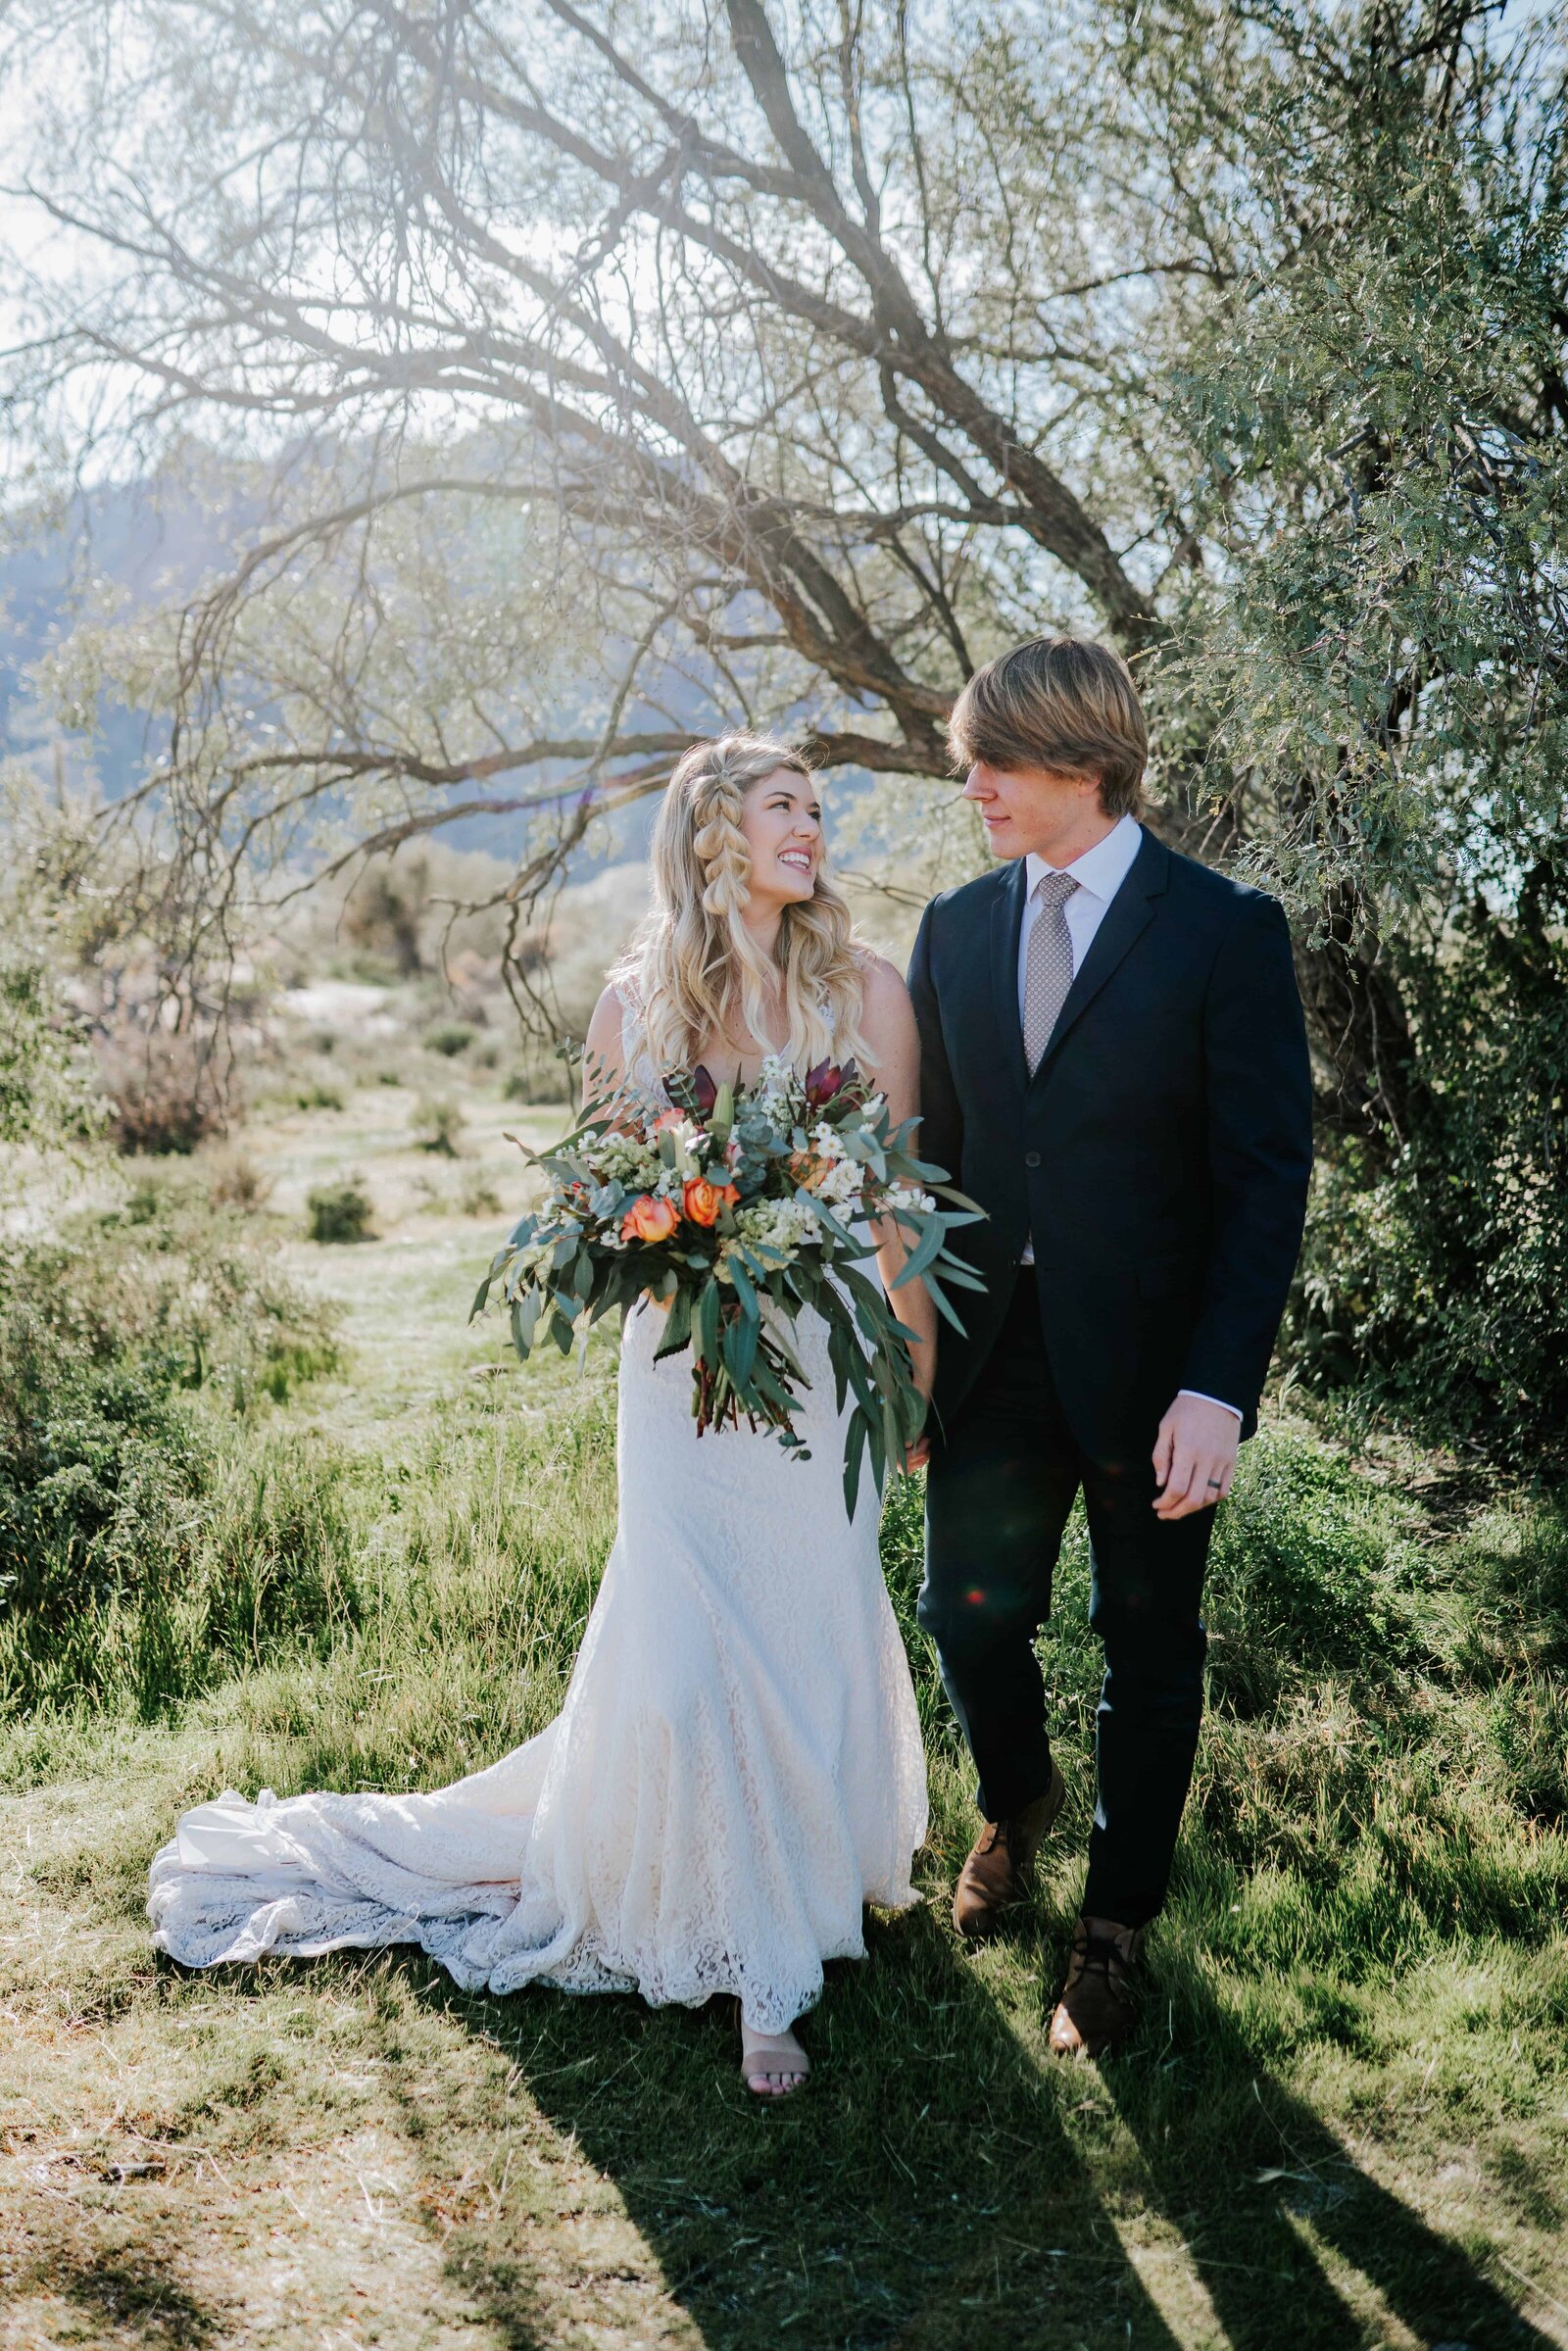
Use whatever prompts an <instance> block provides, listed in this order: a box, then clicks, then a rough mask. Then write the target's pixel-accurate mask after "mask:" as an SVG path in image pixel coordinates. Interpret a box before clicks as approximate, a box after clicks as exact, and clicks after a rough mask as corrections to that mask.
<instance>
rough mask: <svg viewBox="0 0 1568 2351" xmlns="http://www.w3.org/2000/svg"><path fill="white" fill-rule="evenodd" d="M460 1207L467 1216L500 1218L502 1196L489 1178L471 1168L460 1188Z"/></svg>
mask: <svg viewBox="0 0 1568 2351" xmlns="http://www.w3.org/2000/svg"><path fill="white" fill-rule="evenodd" d="M458 1206H459V1207H460V1209H461V1210H462V1211H463V1214H464V1215H465V1216H499V1215H500V1213H501V1195H500V1193H499V1192H498V1191H497V1190H496V1188H495V1186H494V1184H492V1183H491V1181H490V1179H489V1178H488V1176H484V1175H481V1174H480V1172H479V1170H478V1169H477V1168H470V1169H469V1171H468V1173H467V1174H466V1176H465V1177H464V1179H463V1182H462V1183H461V1184H460V1185H459V1186H458Z"/></svg>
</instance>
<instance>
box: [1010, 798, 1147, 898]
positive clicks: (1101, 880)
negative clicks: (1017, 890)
mask: <svg viewBox="0 0 1568 2351" xmlns="http://www.w3.org/2000/svg"><path fill="white" fill-rule="evenodd" d="M1143 845H1144V828H1143V826H1142V825H1141V824H1140V823H1139V821H1138V819H1137V817H1136V816H1123V817H1121V818H1120V819H1119V820H1118V821H1117V822H1116V823H1115V824H1113V825H1112V826H1111V828H1110V830H1109V832H1108V833H1107V834H1106V835H1105V837H1104V839H1103V841H1097V842H1096V843H1095V846H1094V848H1093V849H1086V850H1085V851H1084V854H1083V856H1082V857H1074V859H1073V861H1072V863H1071V864H1070V865H1062V866H1056V865H1048V864H1047V863H1046V860H1045V858H1044V857H1040V856H1038V855H1037V854H1036V852H1035V851H1034V850H1031V851H1030V852H1029V855H1028V857H1026V858H1025V860H1024V862H1025V864H1026V866H1027V867H1028V872H1027V875H1026V877H1025V889H1026V891H1034V890H1035V889H1037V888H1038V887H1039V885H1040V882H1041V880H1042V878H1043V876H1044V875H1046V874H1048V873H1057V872H1060V873H1070V874H1071V875H1072V878H1073V880H1074V881H1075V882H1076V883H1077V884H1078V887H1079V889H1080V890H1087V891H1088V892H1089V895H1090V897H1091V898H1102V899H1105V900H1107V901H1108V900H1110V899H1112V898H1114V897H1115V895H1116V893H1117V891H1118V890H1119V889H1120V888H1121V886H1122V883H1123V882H1124V881H1125V880H1126V879H1127V876H1128V874H1129V873H1130V872H1131V871H1132V864H1133V859H1134V858H1135V857H1137V855H1138V852H1139V851H1140V849H1142V847H1143Z"/></svg>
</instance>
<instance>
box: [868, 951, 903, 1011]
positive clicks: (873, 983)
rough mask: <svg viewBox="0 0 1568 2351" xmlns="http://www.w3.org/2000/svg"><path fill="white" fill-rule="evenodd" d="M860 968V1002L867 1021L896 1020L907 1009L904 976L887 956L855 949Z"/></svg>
mask: <svg viewBox="0 0 1568 2351" xmlns="http://www.w3.org/2000/svg"><path fill="white" fill-rule="evenodd" d="M856 953H857V959H858V962H859V966H860V998H861V1003H862V1004H863V1005H864V1008H865V1012H866V1014H867V1016H868V1017H869V1018H870V1019H873V1020H874V1019H875V1018H876V1017H877V1015H878V1014H879V1013H880V1014H882V1015H883V1016H884V1017H886V1018H889V1019H894V1020H896V1019H898V1017H899V1016H900V1014H901V1013H902V1012H903V1011H904V1010H906V1009H907V1005H908V1002H909V991H908V989H907V987H906V986H905V984H904V974H903V972H902V971H901V970H900V969H899V967H898V965H897V964H896V963H890V962H889V961H888V958H887V956H886V955H878V954H877V952H876V949H875V948H874V947H861V948H858V949H857V951H856Z"/></svg>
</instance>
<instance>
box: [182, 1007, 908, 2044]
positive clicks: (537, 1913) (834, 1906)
mask: <svg viewBox="0 0 1568 2351" xmlns="http://www.w3.org/2000/svg"><path fill="white" fill-rule="evenodd" d="M622 1003H623V1006H625V1004H626V1000H625V999H624V997H623V999H622ZM626 1009H627V1010H628V1011H629V1012H630V1013H631V1014H632V1017H633V1018H634V1020H635V1023H636V1034H635V1035H633V1036H631V1037H630V1039H629V1047H630V1050H629V1051H628V1056H627V1067H628V1071H630V1070H631V1069H632V1067H633V1065H634V1062H635V1061H636V1060H638V1059H639V1058H640V1059H642V1060H643V1061H644V1062H645V1063H646V1058H647V1056H646V1050H645V1044H644V1041H643V1039H642V1036H641V1003H640V999H639V1000H638V1001H637V1003H636V1004H635V1005H634V1006H630V1007H626ZM639 1082H641V1081H640V1080H639ZM654 1084H655V1087H656V1088H657V1087H658V1084H659V1081H658V1078H657V1074H656V1075H655V1077H654ZM661 1327H662V1318H661V1317H660V1315H659V1314H658V1312H657V1311H656V1310H655V1309H654V1308H653V1307H651V1306H648V1305H646V1304H644V1305H642V1306H639V1307H638V1308H635V1309H634V1310H633V1311H632V1313H631V1314H630V1315H628V1317H627V1320H626V1328H625V1333H624V1336H623V1338H622V1342H621V1357H620V1381H619V1395H618V1400H617V1411H616V1435H617V1467H618V1480H619V1498H620V1523H619V1527H618V1530H617V1533H616V1536H615V1541H614V1544H613V1549H612V1551H611V1554H610V1558H609V1561H608V1563H607V1565H606V1568H605V1575H604V1581H603V1583H602V1585H601V1587H600V1591H599V1595H598V1597H597V1599H596V1600H595V1603H594V1606H593V1609H592V1612H591V1614H590V1616H589V1620H588V1624H587V1627H586V1630H585V1632H584V1635H583V1641H582V1647H581V1649H580V1650H579V1652H578V1656H577V1661H576V1664H575V1666H574V1668H573V1671H572V1676H571V1682H570V1686H569V1688H568V1690H567V1692H566V1698H565V1702H564V1706H563V1708H562V1711H561V1713H560V1715H558V1717H557V1718H556V1720H555V1722H553V1723H552V1724H551V1725H550V1726H549V1727H548V1729H546V1730H545V1731H542V1732H541V1733H540V1734H539V1736H538V1737H537V1738H536V1739H529V1740H528V1741H527V1743H526V1744H525V1745H523V1746H520V1747H517V1748H515V1749H514V1750H513V1752H512V1753H511V1754H510V1755H506V1756H504V1757H503V1758H502V1759H501V1760H500V1761H499V1762H498V1763H495V1764H492V1765H491V1766H490V1768H489V1769H488V1770H487V1771H483V1772H476V1773H474V1774H472V1775H471V1776H470V1777H469V1778H467V1779H466V1780H460V1781H458V1782H456V1783H455V1784H454V1785H453V1786H452V1787H450V1788H440V1789H437V1790H436V1791H435V1792H433V1793H431V1794H405V1795H399V1794H356V1795H343V1794H332V1793H317V1794H309V1795H297V1796H290V1797H284V1798H278V1797H276V1796H274V1795H273V1794H272V1792H271V1790H270V1789H267V1788H264V1789H263V1790H262V1792H261V1794H260V1796H259V1797H258V1799H257V1800H256V1802H255V1803H254V1804H253V1803H249V1802H247V1801H246V1800H245V1798H244V1797H242V1796H240V1795H238V1794H237V1793H235V1792H234V1791H232V1790H229V1791H227V1792H225V1793H224V1794H223V1795H221V1796H220V1797H219V1798H218V1799H217V1800H216V1801H214V1802H212V1803H208V1804H201V1805H198V1806H197V1807H196V1808H195V1809H194V1810H193V1811H191V1812H187V1813H186V1814H184V1815H183V1817H182V1818H181V1820H180V1822H179V1824H178V1828H177V1832H176V1835H175V1837H174V1838H173V1840H172V1842H171V1843H170V1844H168V1845H166V1846H165V1847H164V1849H163V1850H162V1852H160V1853H159V1854H158V1856H157V1858H156V1859H155V1861H154V1862H153V1865H152V1873H151V1886H150V1892H149V1901H148V1910H149V1914H150V1916H151V1918H152V1920H153V1925H154V1937H153V1939H154V1941H155V1942H156V1943H158V1944H160V1945H161V1946H162V1947H163V1948H164V1949H165V1950H167V1951H169V1952H170V1953H171V1954H172V1957H174V1958H175V1959H177V1960H180V1961H181V1962H183V1963H184V1964H185V1965H186V1966H189V1967H211V1966H214V1965H216V1964H218V1963H219V1962H220V1961H225V1960H251V1959H256V1958H259V1957H260V1956H261V1955H262V1953H263V1952H266V1951H274V1952H279V1953H288V1954H292V1955H294V1956H296V1957H300V1958H306V1957H310V1956H312V1955H314V1954H315V1953H317V1952H320V1951H328V1950H334V1949H337V1948H339V1947H341V1946H343V1945H354V1946H359V1947H371V1948H374V1947H378V1946H380V1945H382V1944H386V1943H394V1942H414V1943H417V1944H419V1945H420V1946H421V1947H422V1948H423V1949H424V1950H425V1951H427V1952H428V1953H429V1954H430V1956H431V1957H432V1958H434V1959H436V1960H438V1961H439V1962H440V1963H441V1964H442V1965H443V1966H444V1967H445V1968H447V1969H448V1970H449V1971H450V1973H451V1974H452V1975H453V1976H454V1977H455V1978H456V1980H457V1982H458V1983H459V1984H463V1985H464V1986H465V1987H466V1988H468V1989H478V1988H479V1987H480V1986H488V1987H489V1989H490V1990H492V1991H495V1992H509V1991H514V1990H515V1989H517V1988H518V1987H519V1986H520V1985H522V1984H530V1983H541V1984H554V1985H557V1986H558V1987H559V1988H561V1989H563V1990H565V1991H578V1992H588V1991H610V1990H626V1989H631V1988H635V1989H636V1990H638V1991H640V1992H641V1993H642V1995H643V1997H644V1998H645V1999H646V2000H648V2001H650V2002H651V2003H653V2004H654V2005H656V2006H657V2005H661V2004H662V2003H665V2002H669V2001H677V2002H683V2003H685V2004H688V2005H692V2006H696V2005H699V2004H700V2003H701V2002H703V2001H705V2000H707V1999H709V1998H711V1996H712V1994H713V1993H715V1992H733V1993H735V1994H737V1995H738V1996H739V1998H740V2001H741V2004H742V2009H743V2013H744V2015H745V2017H746V2021H747V2023H748V2024H749V2025H751V2026H752V2027H753V2028H754V2029H755V2030H757V2031H759V2032H762V2033H781V2032H784V2031H785V2030H787V2028H788V2027H789V2026H790V2025H791V2024H792V2023H793V2022H794V2020H795V2018H796V2017H798V2016H800V2015H801V2014H802V2013H803V2012H804V2011H805V2010H806V2009H808V2008H809V2007H810V2006H811V2005H812V2003H813V2002H814V2001H815V2000H816V1998H817V1997H818V1995H819V1993H820V1990H821V1984H822V1966H823V1962H824V1961H825V1960H828V1959H837V1958H850V1957H858V1956H861V1955H862V1953H863V1943H862V1940H861V1917H860V1913H861V1905H862V1904H863V1903H866V1902H874V1903H878V1904H883V1905H886V1906H888V1907H890V1908H898V1907H902V1906H904V1905H906V1904H907V1903H908V1902H910V1901H911V1900H912V1899H913V1894H912V1890H911V1886H910V1880H909V1864H910V1860H911V1857H912V1855H913V1853H914V1851H915V1850H916V1848H917V1847H918V1846H919V1845H920V1844H921V1843H922V1841H923V1840H924V1837H925V1829H926V1791H925V1758H924V1755H923V1752H922V1748H921V1741H920V1729H919V1721H918V1718H917V1715H916V1712H915V1702H914V1692H913V1689H912V1687H911V1685H910V1681H909V1670H908V1664H907V1659H906V1657H905V1654H904V1647H903V1643H902V1641H901V1640H900V1637H899V1632H898V1627H897V1624H896V1623H895V1620H894V1615H893V1609H892V1605H891V1603H890V1601H889V1599H888V1595H887V1592H886V1590H885V1588H884V1586H883V1583H882V1578H881V1570H880V1566H879V1562H878V1556H877V1524H878V1516H879V1513H878V1510H877V1505H876V1497H875V1494H874V1493H873V1492H872V1490H871V1487H870V1484H869V1481H867V1482H866V1483H865V1485H864V1486H863V1487H862V1491H861V1495H860V1500H859V1503H858V1507H857V1510H856V1514H855V1517H854V1520H853V1521H850V1520H847V1519H846V1516H845V1511H844V1499H843V1491H842V1487H841V1483H840V1479H841V1465H842V1460H843V1450H844V1427H843V1418H842V1416H841V1415H840V1414H839V1413H838V1412H837V1411H836V1410H835V1408H834V1400H833V1399H834V1393H835V1386H834V1380H833V1374H832V1368H831V1365H830V1363H829V1360H828V1354H827V1331H826V1325H825V1324H823V1323H822V1322H821V1321H820V1319H819V1318H818V1317H816V1316H812V1315H807V1316H804V1317H803V1318H802V1319H801V1321H800V1322H799V1323H798V1324H797V1325H796V1332H795V1339H796V1345H797V1347H798V1350H799V1353H800V1359H801V1363H802V1368H803V1369H804V1370H805V1372H806V1374H807V1377H808V1379H809V1383H810V1386H809V1390H808V1392H807V1393H806V1395H805V1396H804V1397H803V1413H802V1419H801V1429H802V1434H803V1435H804V1436H805V1437H806V1438H807V1440H808V1442H809V1448H810V1456H811V1457H810V1459H809V1460H808V1461H802V1460H801V1459H800V1458H799V1457H798V1456H794V1457H792V1456H790V1455H788V1454H786V1453H785V1452H784V1451H783V1450H782V1449H781V1447H780V1446H779V1445H778V1444H777V1443H776V1441H775V1440H774V1438H773V1437H772V1436H771V1435H770V1434H769V1433H767V1432H761V1431H760V1432H756V1433H754V1432H751V1431H748V1430H725V1431H724V1432H723V1433H722V1434H716V1435H710V1436H708V1437H706V1438H704V1439H699V1438H698V1437H697V1436H696V1435H695V1434H694V1429H693V1422H692V1416H691V1403H690V1389H691V1365H690V1362H689V1360H688V1359H687V1358H686V1357H685V1356H684V1355H677V1356H671V1357H669V1358H668V1359H667V1360H665V1361H664V1362H662V1363H658V1362H656V1361H655V1359H654V1350H655V1347H657V1345H658V1341H659V1335H660V1330H661ZM518 1666H519V1671H523V1670H526V1660H525V1659H519V1661H518Z"/></svg>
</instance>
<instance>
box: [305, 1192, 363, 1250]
mask: <svg viewBox="0 0 1568 2351" xmlns="http://www.w3.org/2000/svg"><path fill="white" fill-rule="evenodd" d="M305 1206H306V1211H307V1214H308V1215H309V1217H310V1230H311V1239H312V1240H313V1241H322V1242H334V1241H369V1240H371V1239H373V1235H372V1234H371V1231H370V1202H369V1199H368V1196H367V1194H366V1193H365V1192H364V1191H362V1189H361V1187H360V1183H359V1179H358V1178H357V1177H352V1176H351V1177H350V1178H349V1179H348V1181H347V1182H346V1183H342V1184H319V1185H317V1187H316V1188H315V1189H314V1190H313V1191H311V1192H309V1193H307V1195H306V1198H305Z"/></svg>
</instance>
